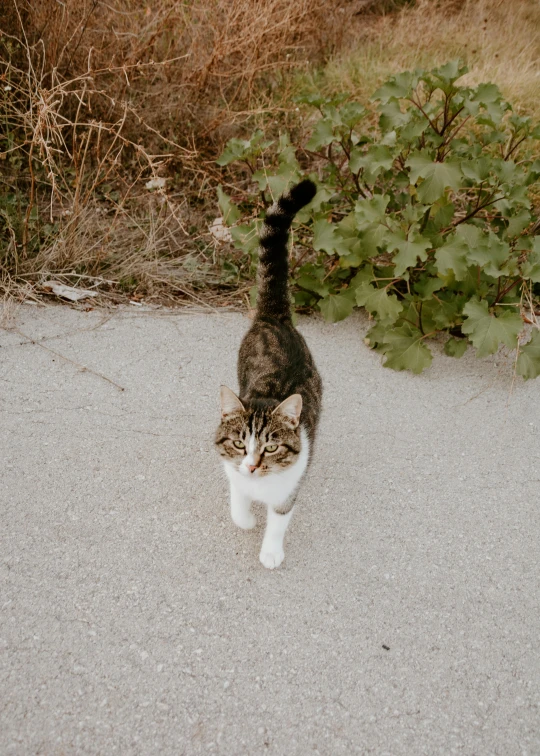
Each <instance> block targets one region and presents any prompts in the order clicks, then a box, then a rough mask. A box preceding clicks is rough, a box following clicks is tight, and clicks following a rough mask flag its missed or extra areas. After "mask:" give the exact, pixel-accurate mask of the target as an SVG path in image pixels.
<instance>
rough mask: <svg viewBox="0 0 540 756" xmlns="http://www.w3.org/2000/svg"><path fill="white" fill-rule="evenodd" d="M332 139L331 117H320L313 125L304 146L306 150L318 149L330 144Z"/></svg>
mask: <svg viewBox="0 0 540 756" xmlns="http://www.w3.org/2000/svg"><path fill="white" fill-rule="evenodd" d="M334 139H335V136H334V126H333V124H332V121H331V119H329V118H321V120H320V121H319V122H318V123H317V125H316V126H315V128H314V130H313V134H312V135H311V139H310V140H309V142H308V143H307V145H306V147H307V149H308V150H319V149H320V148H321V147H325V146H326V145H328V144H331V143H332V142H333V141H334Z"/></svg>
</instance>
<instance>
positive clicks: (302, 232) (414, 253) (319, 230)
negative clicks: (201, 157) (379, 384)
mask: <svg viewBox="0 0 540 756" xmlns="http://www.w3.org/2000/svg"><path fill="white" fill-rule="evenodd" d="M466 70H467V69H466V68H465V67H460V65H459V63H458V62H456V61H454V62H450V63H448V64H446V65H444V66H442V67H441V68H438V69H435V70H432V71H428V72H426V71H414V72H405V73H402V74H399V75H398V76H395V77H393V78H391V79H390V80H389V81H388V82H386V84H384V85H383V86H382V87H381V88H380V89H379V90H378V91H377V92H376V93H375V95H374V97H373V99H374V100H376V101H378V103H379V105H378V109H379V118H378V122H376V121H375V119H374V118H373V117H372V113H371V111H370V110H369V109H367V108H365V107H364V106H363V105H362V104H360V103H358V102H354V101H348V100H347V97H346V96H345V95H343V96H340V97H335V98H324V97H323V96H319V95H317V94H311V95H309V96H306V97H304V98H303V102H304V103H306V104H308V105H310V106H313V107H315V108H316V109H317V111H318V118H317V120H316V121H315V122H314V123H313V128H312V133H311V138H310V139H309V141H307V143H306V144H302V145H296V146H293V145H292V144H291V143H290V140H289V137H288V135H287V134H283V135H282V136H281V138H280V140H279V142H269V141H267V140H266V141H265V140H264V138H263V134H262V133H260V132H257V133H255V134H254V135H253V136H252V137H251V138H250V139H247V140H238V139H233V140H230V141H229V143H228V145H227V147H226V149H225V151H224V152H223V154H222V155H221V157H220V159H219V160H218V163H219V164H220V165H221V166H227V165H230V164H233V165H242V166H245V170H246V171H247V178H246V181H244V183H243V185H242V186H240V184H239V191H240V190H242V192H243V194H242V195H241V201H240V202H239V203H238V204H240V205H241V207H242V210H247V211H251V213H252V220H251V221H250V222H247V223H243V224H241V225H234V224H235V223H237V221H238V219H239V217H240V212H241V211H240V209H239V207H237V206H236V205H233V204H232V203H231V202H230V199H229V198H228V197H227V195H225V194H224V192H223V191H222V190H221V193H220V205H221V208H222V210H223V213H224V217H225V219H226V222H228V223H229V225H232V228H231V234H232V236H233V239H234V242H235V244H236V245H237V246H238V247H239V248H241V249H243V250H244V251H246V252H248V253H250V254H251V255H254V252H255V250H256V244H257V241H256V235H257V225H258V223H259V222H260V220H259V216H260V214H261V210H262V209H263V207H262V206H263V205H264V203H266V202H267V201H268V200H269V198H270V197H272V196H275V195H276V194H279V193H280V192H281V191H282V190H283V189H284V188H285V187H286V186H287V185H288V184H289V183H290V182H291V181H294V180H296V179H297V178H298V177H299V176H300V175H301V173H302V172H303V171H305V170H308V171H311V176H312V178H314V179H315V180H316V181H317V182H318V185H319V190H318V193H317V195H316V197H315V199H314V200H313V202H312V203H311V205H310V206H309V207H308V208H306V209H305V210H304V211H303V212H302V213H301V214H300V215H299V216H298V218H297V220H296V223H295V228H296V240H297V245H298V246H299V247H300V248H303V251H301V252H300V253H299V255H298V254H297V257H296V258H295V259H293V263H292V283H293V285H294V299H295V303H296V305H297V306H298V307H318V308H319V310H320V311H321V312H322V314H323V316H324V317H325V318H326V319H327V320H329V321H331V322H335V321H338V320H342V319H343V318H345V317H347V316H348V315H350V313H351V312H352V310H353V308H354V307H356V306H361V307H364V308H365V309H366V310H367V311H368V312H369V313H370V314H371V316H372V317H373V319H374V321H375V323H374V325H373V327H372V328H371V330H370V331H369V333H368V334H367V337H366V342H367V343H368V344H369V346H370V347H372V348H374V349H376V350H377V351H379V352H381V353H382V354H383V355H384V360H385V362H384V364H385V366H386V367H391V368H394V369H396V370H403V369H408V370H412V371H413V372H415V373H420V372H421V371H422V370H424V369H425V368H427V367H428V366H429V365H430V363H431V360H432V355H431V351H430V349H429V346H428V344H427V342H428V339H429V338H430V337H433V336H435V335H436V334H439V333H442V334H445V335H446V342H445V347H444V349H445V352H446V354H448V355H451V356H454V357H459V356H461V355H462V354H463V353H464V351H465V350H466V346H467V342H470V343H472V344H473V346H475V347H476V350H477V355H478V356H479V357H482V356H484V355H488V354H493V353H495V352H496V351H497V349H498V348H499V346H500V345H501V344H504V345H506V346H507V347H510V348H517V349H518V357H517V363H516V367H517V372H518V373H519V374H520V375H522V376H523V377H524V378H533V377H536V376H538V375H539V374H540V332H539V331H538V330H537V329H534V330H533V335H532V337H531V338H530V340H529V341H528V342H527V343H526V344H522V345H518V340H519V336H520V334H521V332H522V330H523V327H524V320H525V321H527V320H528V321H529V322H530V321H531V319H532V320H533V321H535V315H534V309H535V304H534V297H535V294H538V291H536V292H535V285H538V284H539V283H540V238H539V237H538V236H536V235H535V234H536V232H537V231H538V223H537V218H536V215H535V212H534V209H533V199H534V198H535V191H536V192H537V191H538V187H537V185H535V182H536V181H537V179H538V178H539V176H540V160H534V159H533V158H534V155H533V154H531V148H534V147H536V149H537V144H538V140H540V127H539V126H534V125H533V124H532V123H531V121H530V119H529V118H528V117H523V116H520V115H518V114H517V113H515V112H514V111H513V110H512V107H511V106H510V104H509V103H507V102H505V101H504V100H503V98H502V96H501V93H500V92H499V90H498V88H497V87H496V86H495V85H494V84H489V83H488V84H481V85H480V86H478V87H476V88H470V87H464V86H460V85H459V84H458V83H457V82H458V80H459V78H460V77H461V76H462V75H463V74H464V73H465V72H466ZM310 245H311V246H312V248H313V250H314V254H311V253H310V251H309V250H310ZM537 288H538V287H537ZM527 313H528V314H527Z"/></svg>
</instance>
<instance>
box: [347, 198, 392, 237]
mask: <svg viewBox="0 0 540 756" xmlns="http://www.w3.org/2000/svg"><path fill="white" fill-rule="evenodd" d="M389 202H390V197H388V196H387V195H386V194H376V195H375V196H374V197H373V198H372V199H369V200H368V199H361V200H358V201H357V203H356V205H355V208H354V213H355V216H356V222H357V224H358V228H359V229H363V228H365V227H366V226H367V225H370V224H372V223H381V222H382V221H384V216H385V213H386V208H387V206H388V203H389Z"/></svg>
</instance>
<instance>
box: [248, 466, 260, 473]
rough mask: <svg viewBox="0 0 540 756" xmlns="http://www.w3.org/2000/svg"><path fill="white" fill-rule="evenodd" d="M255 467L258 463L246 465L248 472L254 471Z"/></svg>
mask: <svg viewBox="0 0 540 756" xmlns="http://www.w3.org/2000/svg"><path fill="white" fill-rule="evenodd" d="M257 467H258V465H248V470H249V471H250V473H254V472H255V470H256V469H257Z"/></svg>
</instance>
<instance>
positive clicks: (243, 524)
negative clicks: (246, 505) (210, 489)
mask: <svg viewBox="0 0 540 756" xmlns="http://www.w3.org/2000/svg"><path fill="white" fill-rule="evenodd" d="M231 517H232V520H233V522H234V524H235V525H238V527H239V528H242V530H251V529H252V528H254V527H255V525H256V524H257V518H256V517H255V515H254V514H253V512H241V513H240V512H234V513H231Z"/></svg>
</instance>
